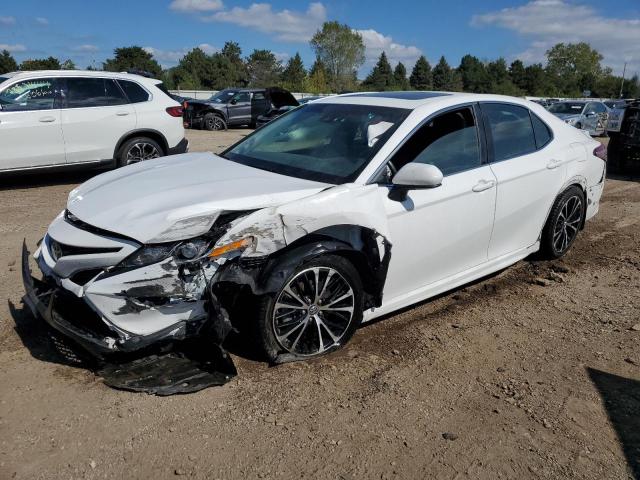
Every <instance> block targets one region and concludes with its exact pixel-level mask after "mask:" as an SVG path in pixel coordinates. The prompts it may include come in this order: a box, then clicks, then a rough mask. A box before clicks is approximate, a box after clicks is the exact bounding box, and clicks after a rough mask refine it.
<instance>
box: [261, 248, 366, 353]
mask: <svg viewBox="0 0 640 480" xmlns="http://www.w3.org/2000/svg"><path fill="white" fill-rule="evenodd" d="M361 322H362V281H361V279H360V275H359V274H358V272H357V271H356V269H355V268H354V267H353V265H352V264H351V263H350V262H349V261H347V260H345V259H344V258H342V257H339V256H336V255H323V256H321V257H318V258H316V259H313V260H311V261H309V262H306V263H303V264H302V265H300V266H298V267H297V268H296V269H295V270H294V271H293V273H292V274H291V275H290V276H289V277H288V278H287V279H286V280H285V281H284V283H283V285H282V286H281V287H280V289H279V291H278V292H276V293H275V294H272V295H266V296H264V297H263V298H262V299H261V302H260V307H259V314H258V322H257V325H256V330H257V331H256V336H257V338H256V340H257V343H258V346H259V347H260V348H261V350H262V351H263V353H264V354H265V355H266V356H267V358H269V359H270V360H275V358H276V357H277V356H278V355H279V354H280V353H284V354H287V355H288V356H291V357H294V358H312V357H317V356H320V355H324V354H326V353H329V352H331V351H333V350H336V349H338V348H340V347H341V346H343V345H344V344H345V343H347V342H348V341H349V339H350V338H351V337H352V336H353V333H354V332H355V330H356V329H357V328H358V326H359V325H360V323H361Z"/></svg>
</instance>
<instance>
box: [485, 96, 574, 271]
mask: <svg viewBox="0 0 640 480" xmlns="http://www.w3.org/2000/svg"><path fill="white" fill-rule="evenodd" d="M481 108H482V112H483V116H484V123H485V125H486V130H487V138H488V144H489V158H490V161H491V170H492V171H493V173H494V174H495V177H496V179H497V181H498V185H497V200H496V213H495V221H494V226H493V234H492V235H491V243H490V244H489V260H492V259H495V258H499V257H502V256H505V255H510V254H515V253H516V252H521V251H525V250H526V249H527V248H529V247H531V246H532V245H534V244H535V242H536V241H537V240H538V238H539V236H540V233H541V231H542V227H543V226H544V222H545V221H546V218H547V214H548V213H549V210H550V209H551V205H552V204H553V201H554V200H555V198H556V196H557V195H558V192H559V191H560V189H561V188H562V185H563V184H564V182H565V178H566V171H567V162H569V161H570V160H571V156H570V154H569V152H571V149H570V147H569V146H568V145H564V144H562V143H560V142H559V141H554V140H553V138H552V131H551V130H550V129H549V127H548V126H547V125H546V124H545V123H544V122H543V121H542V120H541V119H540V118H539V117H538V116H537V115H535V114H533V113H532V112H530V111H529V109H527V108H525V107H523V106H520V105H514V104H509V103H482V104H481Z"/></svg>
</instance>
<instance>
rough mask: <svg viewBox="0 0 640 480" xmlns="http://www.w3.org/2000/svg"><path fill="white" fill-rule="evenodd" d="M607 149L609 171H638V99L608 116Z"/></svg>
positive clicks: (639, 130) (639, 107)
mask: <svg viewBox="0 0 640 480" xmlns="http://www.w3.org/2000/svg"><path fill="white" fill-rule="evenodd" d="M608 130H609V131H608V132H607V133H608V134H609V137H610V138H609V147H608V149H607V157H608V160H607V162H608V165H609V171H611V172H621V171H623V170H626V169H627V168H628V169H629V170H631V169H636V170H640V99H636V100H632V101H630V102H628V103H627V105H626V107H625V108H623V109H616V110H614V111H613V112H612V113H611V114H610V118H609V124H608Z"/></svg>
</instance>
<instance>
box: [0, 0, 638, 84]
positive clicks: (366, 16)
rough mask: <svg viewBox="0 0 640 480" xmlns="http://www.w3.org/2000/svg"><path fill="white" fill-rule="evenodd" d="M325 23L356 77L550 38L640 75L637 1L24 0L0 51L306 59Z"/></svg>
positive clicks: (1, 21) (4, 31)
mask: <svg viewBox="0 0 640 480" xmlns="http://www.w3.org/2000/svg"><path fill="white" fill-rule="evenodd" d="M325 20H338V21H340V22H343V23H347V24H348V25H350V26H351V27H352V28H354V29H356V30H358V31H360V33H361V34H362V35H363V38H364V41H365V45H366V47H367V63H366V64H365V66H363V68H362V70H361V75H364V74H366V72H367V71H368V69H369V68H370V67H371V65H372V64H373V63H374V62H375V59H376V58H377V57H378V56H379V54H380V52H381V51H382V50H385V51H386V52H387V55H388V56H389V58H390V59H391V61H392V63H396V62H398V61H402V62H404V63H405V64H406V65H407V67H408V68H409V69H411V67H412V66H413V63H414V62H415V59H416V58H417V57H418V56H419V55H420V54H424V55H425V56H426V57H427V58H428V59H429V61H430V62H432V63H435V62H436V61H437V60H438V58H439V57H440V55H444V56H445V57H446V58H447V60H449V62H450V63H452V64H454V65H457V64H458V63H459V61H460V58H461V57H462V55H464V54H466V53H471V54H473V55H476V56H478V57H480V58H482V59H494V58H497V57H499V56H503V57H506V58H507V60H512V59H514V58H522V59H523V60H524V61H525V63H532V62H537V61H543V60H544V52H545V50H546V49H547V48H549V46H551V45H553V44H554V43H557V42H560V41H564V42H576V41H587V42H589V43H591V45H592V46H594V47H595V48H597V49H598V50H599V51H600V52H601V53H602V54H603V55H604V56H605V60H604V63H605V64H606V65H609V66H611V67H612V68H613V69H614V72H615V73H618V74H620V73H621V70H622V65H623V64H624V62H625V61H626V62H627V63H628V67H627V71H628V73H630V74H633V73H636V72H639V71H640V2H639V1H638V0H606V1H604V2H603V1H602V0H600V1H592V0H521V1H517V0H484V1H482V2H478V1H471V0H467V1H463V0H458V1H455V0H454V1H448V2H447V1H431V0H422V1H417V0H414V1H406V0H395V1H393V2H389V1H388V0H385V1H382V0H368V1H366V2H365V1H358V2H356V1H347V0H343V1H334V0H323V1H321V2H305V1H293V0H272V1H270V2H265V3H254V2H251V1H237V0H127V1H125V0H109V1H108V2H92V1H90V0H56V1H51V0H47V1H42V0H22V1H21V2H2V4H0V50H1V49H3V48H6V49H8V50H10V51H11V52H12V53H13V54H14V56H15V57H16V58H17V59H18V60H24V59H26V58H34V57H42V56H49V55H53V56H56V57H58V58H60V59H61V60H64V59H66V58H71V59H72V60H74V61H75V62H76V64H77V65H78V66H79V67H83V68H84V67H86V66H87V65H91V64H94V63H95V64H99V63H100V62H102V61H103V60H104V59H105V58H107V57H109V56H111V55H112V51H113V49H114V48H115V47H119V46H128V45H140V46H142V47H145V48H147V49H148V50H149V51H150V52H152V53H154V55H155V56H156V57H157V59H158V61H159V62H160V63H161V64H162V65H163V66H165V67H166V66H171V65H174V64H175V63H176V61H177V59H178V58H179V57H180V56H182V55H183V54H184V53H185V52H186V51H188V50H190V49H191V48H193V47H194V46H201V48H203V49H204V50H205V51H208V52H213V51H215V50H216V49H219V48H221V47H222V45H223V44H224V42H225V41H227V40H235V41H237V42H238V43H240V46H241V47H242V49H243V53H244V54H245V55H248V54H249V53H250V52H251V51H252V50H253V49H254V48H268V49H271V50H273V51H274V52H276V53H277V55H278V57H279V58H281V59H282V60H286V59H287V58H288V57H289V56H291V55H293V54H294V53H295V52H296V51H299V52H300V53H301V55H302V57H303V60H304V61H305V63H306V64H307V66H308V65H310V63H311V62H313V58H314V57H313V52H312V51H311V50H310V48H309V45H308V40H309V38H310V37H311V35H312V34H313V32H314V31H315V30H316V29H317V28H318V26H319V25H321V24H322V22H323V21H325Z"/></svg>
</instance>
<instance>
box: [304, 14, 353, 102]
mask: <svg viewBox="0 0 640 480" xmlns="http://www.w3.org/2000/svg"><path fill="white" fill-rule="evenodd" d="M310 44H311V48H313V50H314V51H315V53H316V57H317V58H319V59H320V60H321V61H322V63H323V64H324V66H325V68H326V70H327V74H328V77H329V78H328V80H329V86H330V87H331V89H332V90H333V91H334V92H341V91H344V90H349V89H352V88H353V87H354V86H355V81H354V80H355V75H356V72H357V70H358V68H359V67H360V66H361V65H362V64H363V63H364V51H365V48H364V42H363V41H362V35H360V34H359V33H357V32H355V31H354V30H352V29H351V27H349V26H348V25H344V24H340V23H338V22H324V24H323V25H322V28H321V29H320V30H318V31H317V32H316V33H315V35H313V38H312V39H311V42H310Z"/></svg>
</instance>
